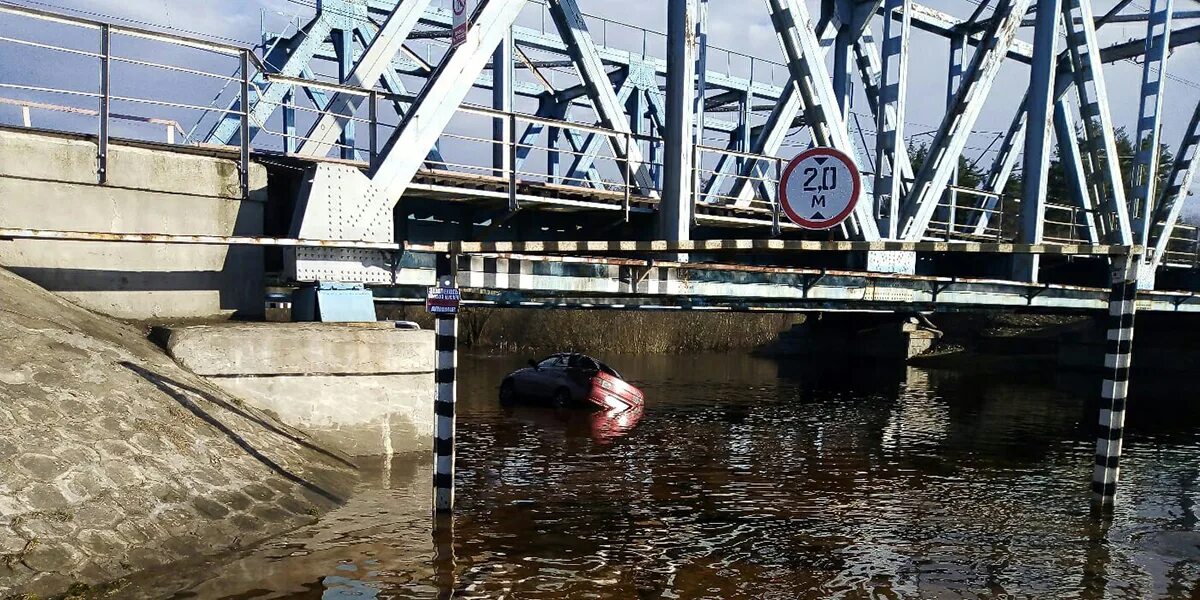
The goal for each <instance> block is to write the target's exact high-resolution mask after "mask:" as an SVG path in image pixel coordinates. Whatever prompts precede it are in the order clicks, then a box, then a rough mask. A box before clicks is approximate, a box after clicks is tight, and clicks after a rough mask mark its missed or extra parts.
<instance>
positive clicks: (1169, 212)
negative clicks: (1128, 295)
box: [1152, 102, 1200, 268]
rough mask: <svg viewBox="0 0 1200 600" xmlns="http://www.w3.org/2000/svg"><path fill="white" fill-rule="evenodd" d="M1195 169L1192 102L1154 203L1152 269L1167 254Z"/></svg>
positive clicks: (1199, 142) (1198, 160) (1198, 150)
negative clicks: (1177, 145)
mask: <svg viewBox="0 0 1200 600" xmlns="http://www.w3.org/2000/svg"><path fill="white" fill-rule="evenodd" d="M1197 169H1200V102H1198V103H1196V110H1195V112H1193V113H1192V120H1191V122H1190V123H1188V128H1187V132H1186V133H1185V134H1184V137H1183V143H1181V144H1180V145H1179V151H1178V152H1177V153H1176V154H1175V164H1173V165H1172V166H1171V174H1170V176H1169V177H1168V178H1167V186H1166V188H1165V189H1164V190H1163V195H1162V200H1161V201H1160V202H1159V204H1158V210H1157V214H1156V218H1155V220H1154V221H1155V228H1154V237H1153V238H1152V240H1153V243H1154V257H1153V264H1154V266H1155V268H1157V267H1158V265H1160V264H1162V260H1163V254H1164V253H1165V252H1166V251H1167V242H1169V241H1170V239H1171V234H1172V233H1174V231H1175V224H1176V223H1177V222H1178V221H1179V214H1180V212H1181V211H1182V210H1183V205H1184V204H1185V203H1186V202H1187V198H1188V196H1189V195H1191V188H1192V181H1193V179H1194V178H1195V176H1196V170H1197Z"/></svg>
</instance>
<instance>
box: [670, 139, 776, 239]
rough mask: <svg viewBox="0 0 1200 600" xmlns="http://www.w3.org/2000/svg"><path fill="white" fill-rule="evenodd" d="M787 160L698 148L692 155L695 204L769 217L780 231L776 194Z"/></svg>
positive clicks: (720, 149) (699, 146)
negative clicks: (727, 208) (722, 207)
mask: <svg viewBox="0 0 1200 600" xmlns="http://www.w3.org/2000/svg"><path fill="white" fill-rule="evenodd" d="M786 164H787V160H786V159H784V158H782V157H778V156H767V155H763V154H754V153H750V152H741V151H737V150H729V149H727V148H714V147H711V146H702V145H697V146H695V148H694V150H693V155H692V175H693V177H692V188H693V192H692V195H693V200H694V202H695V204H696V205H697V206H726V207H734V208H737V209H740V210H742V211H744V212H746V213H748V214H753V213H759V214H760V215H763V216H764V218H766V217H767V216H769V220H770V223H771V224H772V226H773V227H774V228H775V229H776V230H778V228H779V217H780V213H779V210H780V209H779V202H778V198H776V192H775V190H777V189H778V188H779V179H780V177H781V176H782V174H783V168H784V166H786Z"/></svg>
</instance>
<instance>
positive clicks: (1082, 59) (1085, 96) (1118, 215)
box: [1060, 0, 1133, 244]
mask: <svg viewBox="0 0 1200 600" xmlns="http://www.w3.org/2000/svg"><path fill="white" fill-rule="evenodd" d="M1062 9H1063V18H1064V19H1063V20H1064V22H1065V23H1066V26H1065V27H1066V32H1067V52H1068V54H1069V57H1070V64H1071V69H1072V73H1073V75H1074V81H1075V89H1076V91H1077V93H1078V95H1079V112H1080V117H1081V119H1082V121H1083V123H1082V125H1083V129H1082V133H1083V137H1084V141H1085V143H1086V144H1087V150H1088V155H1087V157H1086V160H1085V161H1084V163H1083V164H1084V166H1085V167H1087V170H1086V175H1087V180H1086V182H1085V185H1086V186H1087V187H1089V188H1092V189H1093V190H1095V195H1094V196H1093V199H1094V200H1095V202H1096V205H1097V208H1098V209H1099V210H1103V211H1104V213H1105V215H1104V217H1105V218H1103V219H1098V220H1097V221H1098V223H1097V225H1098V226H1099V227H1100V231H1101V233H1102V234H1103V235H1105V236H1106V239H1107V240H1108V241H1110V242H1113V243H1119V244H1131V243H1133V238H1132V233H1131V229H1130V224H1129V207H1128V204H1127V201H1126V199H1125V181H1124V177H1123V176H1122V175H1121V163H1120V157H1119V156H1118V155H1117V141H1116V134H1115V132H1114V130H1115V128H1114V126H1113V119H1112V115H1111V111H1110V110H1109V106H1108V85H1107V83H1106V82H1105V77H1104V68H1103V66H1102V65H1101V62H1100V48H1099V41H1098V38H1097V36H1096V26H1095V22H1096V21H1095V17H1094V15H1093V13H1092V3H1091V0H1063V6H1062ZM1060 72H1061V71H1060Z"/></svg>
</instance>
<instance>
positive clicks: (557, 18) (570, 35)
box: [547, 0, 657, 195]
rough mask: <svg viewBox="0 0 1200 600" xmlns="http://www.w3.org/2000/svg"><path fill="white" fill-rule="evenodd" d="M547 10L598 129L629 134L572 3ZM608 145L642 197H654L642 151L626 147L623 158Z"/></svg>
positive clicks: (553, 2)
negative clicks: (627, 165) (625, 166)
mask: <svg viewBox="0 0 1200 600" xmlns="http://www.w3.org/2000/svg"><path fill="white" fill-rule="evenodd" d="M547 7H548V8H549V11H550V17H551V18H552V19H553V20H554V25H555V27H556V28H557V29H558V33H559V35H560V36H561V37H562V40H563V42H565V43H566V46H567V54H568V55H569V56H570V57H571V61H572V62H574V63H575V68H576V70H577V71H578V72H579V77H580V79H582V80H583V83H584V85H585V86H586V87H587V92H588V93H587V96H588V98H589V99H590V100H591V101H592V104H593V105H594V106H595V109H596V116H597V117H598V118H599V121H600V124H601V126H603V127H604V128H605V129H611V130H613V131H616V132H618V133H622V134H628V133H631V130H630V126H629V116H628V115H626V114H625V108H624V105H623V104H622V103H621V102H620V100H619V99H618V98H617V92H616V90H614V89H613V87H612V85H611V84H610V83H609V79H608V73H607V71H605V69H604V62H603V61H602V60H601V59H600V53H599V52H598V51H597V50H596V44H595V43H594V42H593V41H592V35H591V33H590V32H588V27H587V23H586V22H585V21H584V19H583V13H582V12H581V11H580V10H579V6H578V5H577V4H576V2H575V0H549V1H548V2H547ZM608 141H609V145H610V147H611V148H612V152H613V156H620V157H621V158H622V159H625V160H628V161H629V162H630V163H631V164H630V170H631V171H632V172H633V179H634V182H635V183H636V185H637V187H638V188H639V189H640V190H641V191H642V193H644V194H650V195H657V194H656V193H655V192H654V182H653V180H652V179H651V177H650V171H649V169H647V168H646V164H645V162H644V160H643V158H642V151H641V148H640V147H639V146H637V145H636V144H632V145H630V147H629V156H625V149H624V148H622V147H621V146H622V145H621V144H617V143H614V142H613V141H612V140H611V139H610V140H608Z"/></svg>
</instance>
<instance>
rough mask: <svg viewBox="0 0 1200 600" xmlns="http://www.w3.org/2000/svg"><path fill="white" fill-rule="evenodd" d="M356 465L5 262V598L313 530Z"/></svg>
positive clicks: (1, 479) (1, 311)
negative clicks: (314, 522) (302, 529)
mask: <svg viewBox="0 0 1200 600" xmlns="http://www.w3.org/2000/svg"><path fill="white" fill-rule="evenodd" d="M354 470H355V469H354V466H353V464H351V463H350V462H349V461H348V460H347V459H345V458H344V457H341V456H339V455H337V454H335V453H332V452H329V451H327V450H324V449H322V448H320V447H318V446H317V445H315V444H313V443H312V442H311V441H309V440H308V439H307V438H306V437H305V436H304V435H303V434H301V433H299V432H297V431H295V430H292V429H290V428H288V427H286V426H284V425H281V424H279V423H278V422H276V421H275V420H274V419H272V418H271V417H269V416H267V415H265V414H262V413H260V412H258V411H255V410H253V409H251V408H249V407H246V406H244V405H242V404H241V403H240V402H239V401H238V400H236V399H234V398H232V397H230V396H228V395H227V394H225V393H223V392H222V391H220V390H219V389H217V388H215V387H213V386H211V385H209V384H207V383H205V382H204V381H203V380H202V379H201V378H200V377H197V376H196V375H193V374H192V373H190V372H188V371H186V370H185V369H183V368H181V367H180V366H178V365H177V364H176V363H174V362H173V361H171V360H170V359H169V358H168V357H167V356H166V355H165V354H163V353H162V352H161V351H160V350H159V349H158V348H157V347H155V346H154V345H152V344H151V343H150V342H148V341H147V340H146V339H145V338H144V336H143V335H142V334H141V332H139V331H138V330H136V329H134V328H132V327H129V326H127V325H125V324H122V323H119V322H117V321H115V320H113V319H109V318H107V317H102V316H99V315H96V314H94V313H91V312H88V311H86V310H84V309H82V308H79V307H77V306H75V305H73V304H70V303H68V302H66V301H63V300H61V299H60V298H58V297H56V296H54V295H52V294H50V293H48V292H46V291H44V290H42V289H41V288H39V287H37V286H35V285H33V284H31V283H29V282H27V281H25V280H23V279H20V278H19V277H17V276H15V275H13V274H11V273H9V272H8V271H5V270H3V269H0V598H6V597H9V596H16V595H21V594H53V593H58V592H62V591H64V590H65V589H66V588H67V587H68V586H70V585H72V584H74V583H85V584H96V583H102V582H107V581H111V580H114V579H117V578H120V577H123V576H125V575H127V574H129V573H132V572H136V571H140V570H143V569H146V568H150V567H155V566H160V565H163V564H168V563H170V562H173V561H176V560H180V559H186V558H193V557H196V556H200V555H204V554H210V553H214V552H219V551H223V550H227V549H230V548H236V547H239V546H244V545H246V544H249V543H252V542H255V541H258V540H260V539H262V538H265V537H268V536H270V535H273V534H277V533H280V532H283V531H286V530H289V529H292V528H294V527H297V526H300V525H303V524H306V523H308V522H311V521H312V520H313V518H314V516H315V515H317V514H319V513H320V512H323V511H325V510H328V509H330V508H332V507H334V506H336V505H338V504H340V503H341V502H342V501H343V500H344V496H345V494H346V493H347V490H349V489H351V486H352V481H353V478H354Z"/></svg>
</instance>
